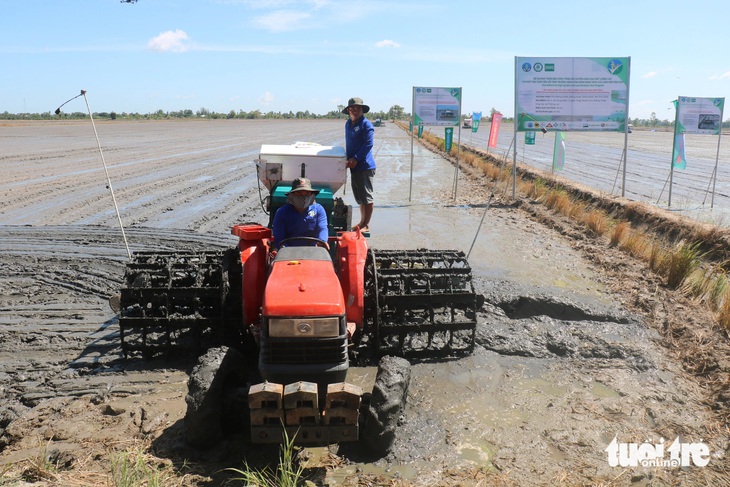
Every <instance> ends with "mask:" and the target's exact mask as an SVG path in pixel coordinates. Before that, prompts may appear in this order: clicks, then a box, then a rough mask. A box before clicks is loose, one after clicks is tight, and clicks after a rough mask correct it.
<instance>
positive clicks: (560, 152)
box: [553, 131, 565, 171]
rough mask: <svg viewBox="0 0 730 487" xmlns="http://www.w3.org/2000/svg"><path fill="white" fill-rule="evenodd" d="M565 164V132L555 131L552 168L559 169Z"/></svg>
mask: <svg viewBox="0 0 730 487" xmlns="http://www.w3.org/2000/svg"><path fill="white" fill-rule="evenodd" d="M564 165H565V132H562V131H558V132H555V148H554V149H553V170H557V171H561V170H562V169H563V166H564Z"/></svg>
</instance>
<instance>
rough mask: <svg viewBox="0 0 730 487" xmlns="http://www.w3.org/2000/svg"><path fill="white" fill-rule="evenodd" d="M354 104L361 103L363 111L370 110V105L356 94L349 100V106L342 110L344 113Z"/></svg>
mask: <svg viewBox="0 0 730 487" xmlns="http://www.w3.org/2000/svg"><path fill="white" fill-rule="evenodd" d="M353 105H360V106H361V107H362V112H363V113H367V112H369V111H370V107H369V106H367V105H366V104H365V103H363V101H362V98H358V97H356V96H354V97H352V98H350V99H349V100H348V101H347V106H346V107H345V108H344V109H343V110H342V113H347V110H349V108H350V107H351V106H353Z"/></svg>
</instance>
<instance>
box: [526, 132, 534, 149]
mask: <svg viewBox="0 0 730 487" xmlns="http://www.w3.org/2000/svg"><path fill="white" fill-rule="evenodd" d="M525 145H535V131H534V130H528V131H527V132H525Z"/></svg>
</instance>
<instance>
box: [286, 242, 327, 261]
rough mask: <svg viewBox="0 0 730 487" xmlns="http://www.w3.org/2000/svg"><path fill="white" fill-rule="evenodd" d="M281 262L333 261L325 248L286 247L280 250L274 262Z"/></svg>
mask: <svg viewBox="0 0 730 487" xmlns="http://www.w3.org/2000/svg"><path fill="white" fill-rule="evenodd" d="M281 260H328V261H330V262H331V261H332V257H330V253H329V252H328V251H327V249H325V248H324V247H310V246H307V247H294V246H292V247H284V248H282V249H279V251H278V252H277V253H276V257H275V258H274V262H279V261H281Z"/></svg>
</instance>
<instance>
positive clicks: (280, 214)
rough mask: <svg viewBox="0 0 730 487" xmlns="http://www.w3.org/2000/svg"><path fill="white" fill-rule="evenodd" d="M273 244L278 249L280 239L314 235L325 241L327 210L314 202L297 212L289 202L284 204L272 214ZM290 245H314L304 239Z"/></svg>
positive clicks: (327, 232) (327, 234)
mask: <svg viewBox="0 0 730 487" xmlns="http://www.w3.org/2000/svg"><path fill="white" fill-rule="evenodd" d="M273 233H274V246H275V247H276V248H277V249H278V248H279V245H280V244H281V241H282V240H285V239H287V238H291V237H315V238H318V239H320V240H324V241H325V242H326V241H327V237H328V236H329V231H328V229H327V212H326V211H325V210H324V207H323V206H322V205H320V204H319V203H314V204H312V205H310V206H309V208H307V211H305V212H303V213H299V212H298V211H297V210H296V208H294V207H293V206H292V205H290V204H289V203H287V204H285V205H284V206H282V207H281V208H279V209H278V210H276V214H275V215H274V228H273ZM291 244H292V245H314V244H313V243H311V244H310V243H308V242H306V241H304V240H301V241H299V242H291Z"/></svg>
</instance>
